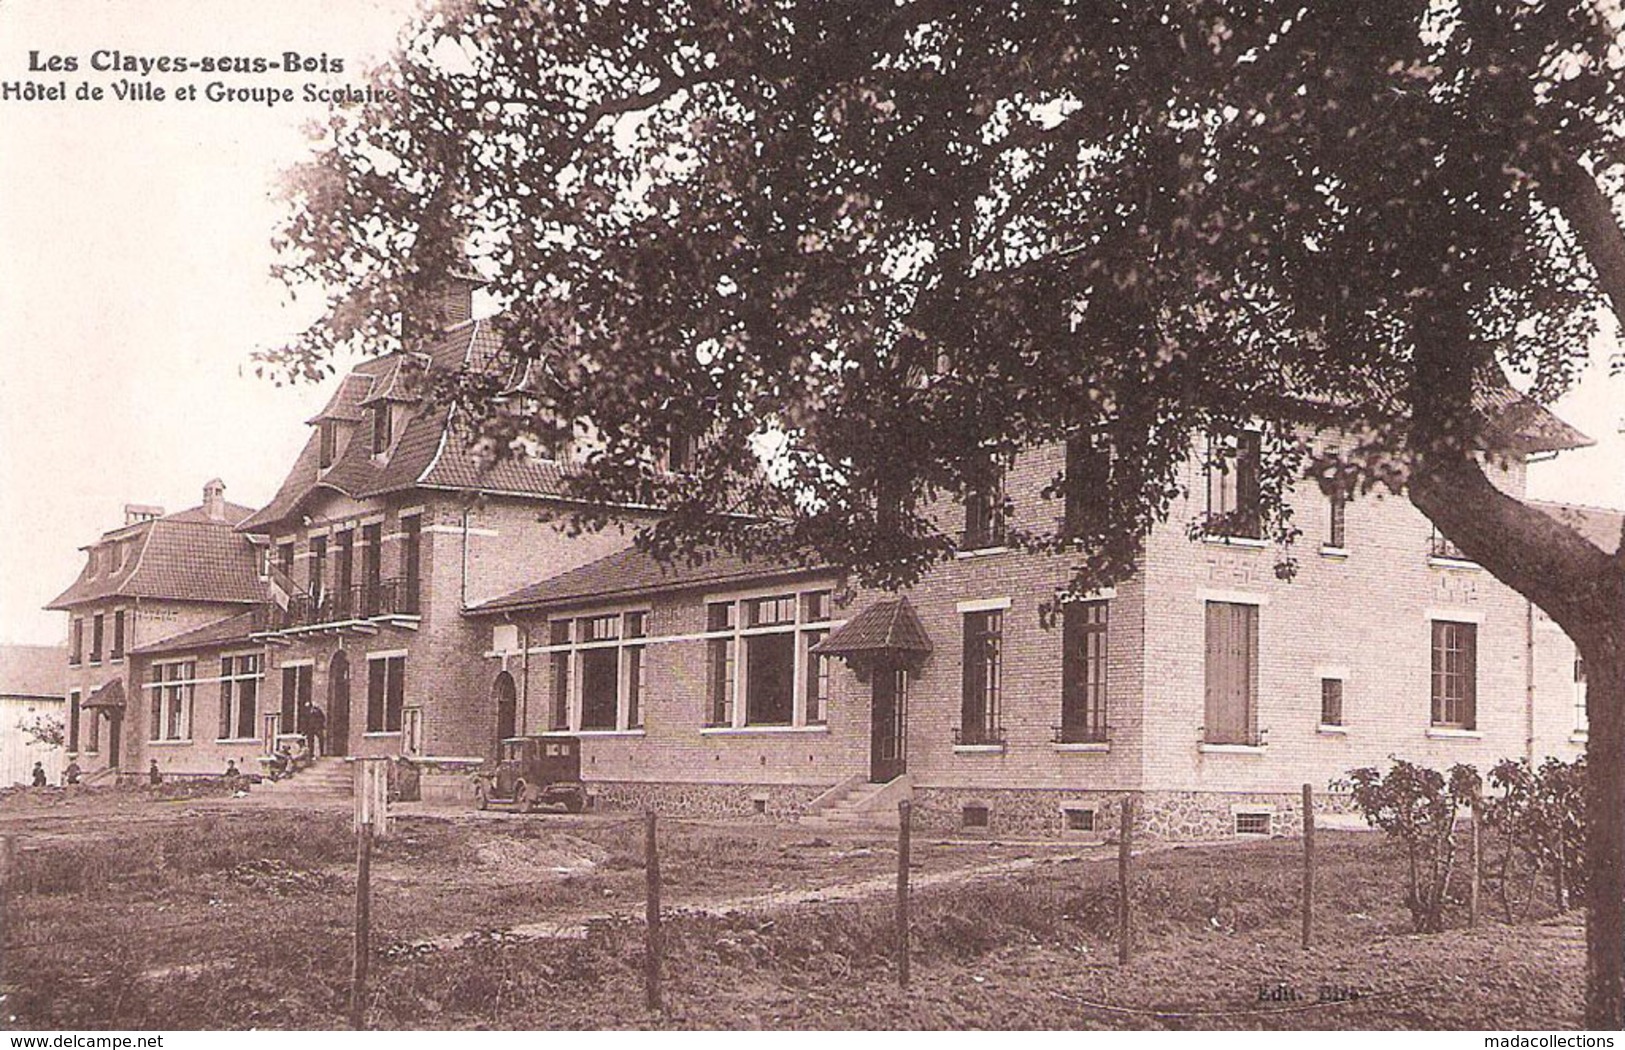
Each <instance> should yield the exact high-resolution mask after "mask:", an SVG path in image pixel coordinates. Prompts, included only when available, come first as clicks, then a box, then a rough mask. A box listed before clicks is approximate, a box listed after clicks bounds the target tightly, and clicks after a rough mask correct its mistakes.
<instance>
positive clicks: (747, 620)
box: [706, 589, 830, 726]
mask: <svg viewBox="0 0 1625 1050" xmlns="http://www.w3.org/2000/svg"><path fill="white" fill-rule="evenodd" d="M829 610H830V594H829V591H827V590H823V589H820V590H815V591H804V592H801V593H799V594H797V593H794V592H787V593H784V594H775V595H769V596H766V597H760V598H745V599H741V600H738V601H723V602H713V603H712V604H711V605H710V607H709V609H708V610H707V623H706V627H707V630H708V631H709V633H710V635H711V637H710V639H709V640H708V641H707V645H708V647H709V648H708V654H709V655H708V666H707V670H708V679H709V688H710V693H709V696H710V703H709V705H708V708H709V709H708V712H707V724H708V725H711V726H755V725H762V726H767V725H781V726H782V725H807V724H811V723H817V722H820V721H822V720H823V719H824V718H825V717H826V708H827V706H828V688H829V676H828V665H827V664H826V663H824V662H823V661H822V660H821V659H820V658H819V657H818V656H816V655H814V654H812V653H810V652H808V649H810V648H811V647H812V646H813V645H814V644H816V642H817V641H818V640H819V639H821V638H822V637H823V636H824V635H825V634H826V633H828V631H829ZM737 698H743V700H744V703H743V704H739V703H737V702H736V699H737Z"/></svg>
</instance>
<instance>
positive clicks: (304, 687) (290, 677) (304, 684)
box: [280, 664, 316, 733]
mask: <svg viewBox="0 0 1625 1050" xmlns="http://www.w3.org/2000/svg"><path fill="white" fill-rule="evenodd" d="M315 670H316V669H315V668H314V667H312V666H311V665H310V664H299V665H297V666H294V667H283V668H282V706H281V718H280V721H281V723H282V724H281V732H284V733H296V732H298V731H299V712H301V711H303V710H305V709H306V708H308V707H309V706H310V699H311V682H312V676H313V675H314V673H315Z"/></svg>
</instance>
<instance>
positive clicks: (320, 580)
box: [289, 536, 327, 732]
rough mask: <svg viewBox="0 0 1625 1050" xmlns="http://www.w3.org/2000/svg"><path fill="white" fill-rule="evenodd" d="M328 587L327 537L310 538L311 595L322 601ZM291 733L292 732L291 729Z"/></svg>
mask: <svg viewBox="0 0 1625 1050" xmlns="http://www.w3.org/2000/svg"><path fill="white" fill-rule="evenodd" d="M326 587H327V537H326V536H312V537H311V538H310V593H311V596H312V597H314V598H317V599H320V598H321V596H322V592H323V591H324V590H325V589H326ZM289 732H292V730H291V729H290V730H289Z"/></svg>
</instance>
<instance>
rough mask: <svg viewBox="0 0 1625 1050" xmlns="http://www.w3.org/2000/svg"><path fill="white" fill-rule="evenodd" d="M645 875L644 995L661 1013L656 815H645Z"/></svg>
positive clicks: (652, 1006) (658, 867) (651, 813)
mask: <svg viewBox="0 0 1625 1050" xmlns="http://www.w3.org/2000/svg"><path fill="white" fill-rule="evenodd" d="M643 875H644V883H645V898H646V901H645V904H644V916H643V917H644V945H643V993H644V999H645V1002H646V1004H647V1005H648V1007H649V1009H650V1010H659V1009H660V961H661V960H660V955H661V948H662V946H661V943H660V845H659V839H658V838H657V837H656V835H655V811H654V810H652V809H651V810H647V811H646V812H645V813H644V814H643Z"/></svg>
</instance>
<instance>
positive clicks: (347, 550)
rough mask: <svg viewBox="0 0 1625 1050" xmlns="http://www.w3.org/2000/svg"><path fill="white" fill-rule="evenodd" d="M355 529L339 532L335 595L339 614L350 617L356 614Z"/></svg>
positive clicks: (346, 617)
mask: <svg viewBox="0 0 1625 1050" xmlns="http://www.w3.org/2000/svg"><path fill="white" fill-rule="evenodd" d="M354 587H355V530H354V529H345V530H344V531H343V532H341V533H339V563H338V584H337V586H336V587H335V589H334V594H333V596H334V597H335V598H336V599H337V600H338V606H337V608H338V614H339V616H340V617H341V618H345V619H348V618H349V617H351V616H353V615H355V612H356V602H355V590H354Z"/></svg>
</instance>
